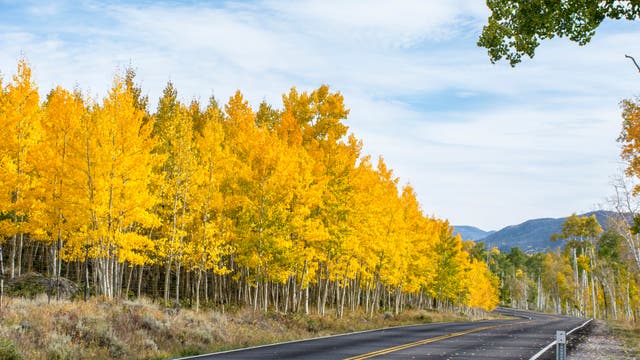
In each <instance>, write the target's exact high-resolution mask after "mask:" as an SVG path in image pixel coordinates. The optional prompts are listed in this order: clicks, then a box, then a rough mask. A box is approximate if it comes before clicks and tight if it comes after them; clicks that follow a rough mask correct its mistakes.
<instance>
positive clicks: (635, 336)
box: [607, 321, 640, 359]
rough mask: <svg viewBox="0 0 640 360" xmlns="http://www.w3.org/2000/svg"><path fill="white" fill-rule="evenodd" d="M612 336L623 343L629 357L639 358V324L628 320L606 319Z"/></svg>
mask: <svg viewBox="0 0 640 360" xmlns="http://www.w3.org/2000/svg"><path fill="white" fill-rule="evenodd" d="M607 325H608V326H609V329H611V332H612V334H613V336H615V337H616V338H617V339H619V340H620V341H621V342H622V344H623V345H624V347H625V349H626V351H627V353H628V355H630V357H632V358H635V359H638V358H640V324H638V323H637V322H628V321H608V322H607Z"/></svg>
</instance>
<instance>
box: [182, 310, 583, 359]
mask: <svg viewBox="0 0 640 360" xmlns="http://www.w3.org/2000/svg"><path fill="white" fill-rule="evenodd" d="M496 312H498V313H500V314H505V315H513V316H518V317H519V318H517V319H510V320H487V321H477V322H452V323H434V324H425V325H410V326H402V327H395V328H387V329H380V330H373V331H365V332H358V333H351V334H344V335H337V336H329V337H324V338H317V339H309V340H301V341H294V342H288V343H280V344H273V345H265V346H259V347H253V348H247V349H238V350H231V351H226V352H220V353H213V354H208V355H200V356H194V357H188V358H183V359H194V360H195V359H197V360H209V359H211V360H214V359H351V360H356V359H358V360H359V359H370V358H375V359H424V358H427V357H428V358H429V359H529V358H530V357H531V356H533V355H534V354H535V353H536V352H538V351H539V350H540V349H542V348H544V347H545V346H546V345H547V344H549V343H550V342H552V341H553V340H555V332H556V330H564V331H569V330H571V329H573V328H575V327H577V326H580V325H581V324H583V323H584V322H585V321H586V320H585V319H579V318H572V317H567V316H560V315H548V314H541V313H535V312H528V311H520V310H512V309H504V308H501V309H498V310H496Z"/></svg>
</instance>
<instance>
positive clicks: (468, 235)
mask: <svg viewBox="0 0 640 360" xmlns="http://www.w3.org/2000/svg"><path fill="white" fill-rule="evenodd" d="M452 227H453V233H454V235H458V234H460V236H461V237H462V239H463V240H473V241H477V240H480V239H484V238H486V237H487V236H489V235H491V234H493V233H495V231H484V230H482V229H478V228H477V227H475V226H467V225H453V226H452Z"/></svg>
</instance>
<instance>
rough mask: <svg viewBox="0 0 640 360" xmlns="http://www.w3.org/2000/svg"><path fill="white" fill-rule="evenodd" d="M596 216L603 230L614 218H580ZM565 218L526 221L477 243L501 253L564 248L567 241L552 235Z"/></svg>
mask: <svg viewBox="0 0 640 360" xmlns="http://www.w3.org/2000/svg"><path fill="white" fill-rule="evenodd" d="M591 215H595V216H596V218H597V219H598V223H600V226H602V228H603V229H605V230H606V228H607V219H608V218H609V217H611V216H614V215H615V213H614V212H611V211H603V210H600V211H592V212H588V213H586V214H581V215H580V216H591ZM565 220H566V217H563V218H555V219H554V218H543V219H533V220H528V221H525V222H523V223H521V224H518V225H511V226H507V227H505V228H503V229H501V230H499V231H496V232H495V233H492V234H490V235H488V236H486V237H484V238H481V239H478V240H476V241H483V242H484V243H485V245H486V246H487V248H492V247H497V248H499V249H500V251H508V250H509V249H511V248H513V247H519V248H520V249H522V250H523V251H524V252H527V253H533V252H539V251H544V250H546V249H555V248H558V247H561V248H562V247H564V244H565V241H562V240H559V241H556V242H554V241H551V235H553V234H557V233H559V232H560V231H561V229H562V224H563V223H564V222H565Z"/></svg>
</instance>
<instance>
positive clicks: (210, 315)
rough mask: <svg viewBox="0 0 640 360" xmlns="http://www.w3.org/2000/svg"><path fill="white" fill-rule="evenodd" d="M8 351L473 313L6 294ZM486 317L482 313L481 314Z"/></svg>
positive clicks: (248, 340) (230, 340) (32, 354)
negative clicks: (206, 305)
mask: <svg viewBox="0 0 640 360" xmlns="http://www.w3.org/2000/svg"><path fill="white" fill-rule="evenodd" d="M1 316H2V321H0V358H2V359H167V358H174V357H180V356H187V355H196V354H202V353H208V352H213V351H219V350H228V349H233V348H239V347H246V346H252V345H261V344H268V343H274V342H280V341H288V340H296V339H303V338H312V337H318V336H325V335H331V334H337V333H345V332H352V331H358V330H368V329H375V328H382V327H389V326H397V325H406V324H414V323H429V322H440V321H460V320H468V319H469V316H467V315H464V314H459V313H449V312H436V311H427V310H408V311H404V312H402V313H401V314H399V315H397V316H394V315H392V314H391V313H386V314H384V313H380V314H376V315H375V316H374V317H370V316H369V315H368V314H365V313H364V312H350V313H349V314H348V315H345V316H344V317H342V318H337V317H336V316H320V315H304V314H292V313H290V314H286V315H285V314H282V313H276V312H271V311H270V312H267V313H264V312H261V311H258V312H254V311H253V310H252V309H251V308H242V309H231V311H226V312H224V313H223V312H221V311H220V310H219V309H218V310H213V309H201V310H200V311H199V312H196V311H195V310H192V309H167V308H165V307H164V306H162V305H161V304H156V303H153V302H152V301H151V300H149V299H147V298H141V299H138V300H135V301H122V300H107V299H104V298H92V299H91V300H90V301H87V302H84V301H68V300H61V301H55V300H54V301H51V302H50V303H49V302H48V300H47V298H46V296H44V295H40V296H38V297H36V298H35V299H32V300H29V299H25V298H5V306H4V309H3V312H2V314H1ZM480 318H482V315H478V316H477V317H475V319H480Z"/></svg>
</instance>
